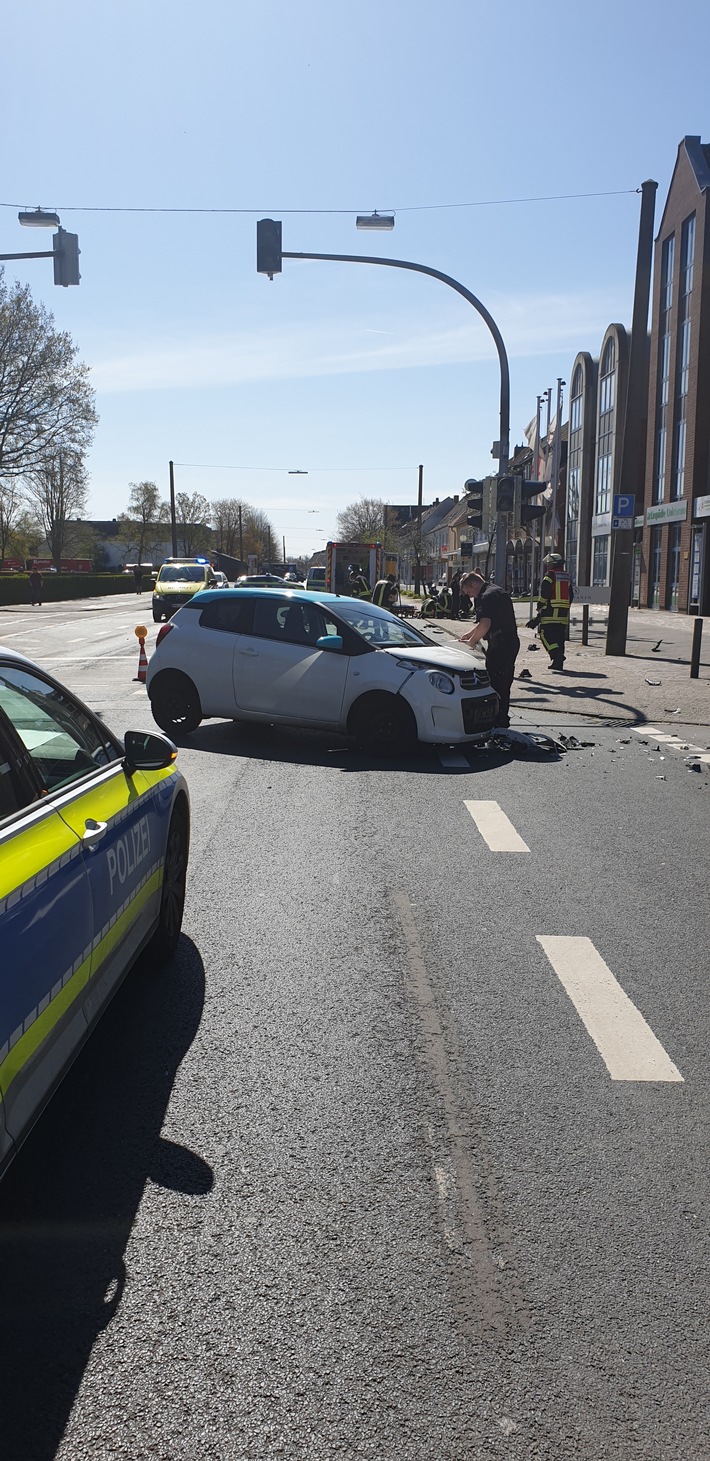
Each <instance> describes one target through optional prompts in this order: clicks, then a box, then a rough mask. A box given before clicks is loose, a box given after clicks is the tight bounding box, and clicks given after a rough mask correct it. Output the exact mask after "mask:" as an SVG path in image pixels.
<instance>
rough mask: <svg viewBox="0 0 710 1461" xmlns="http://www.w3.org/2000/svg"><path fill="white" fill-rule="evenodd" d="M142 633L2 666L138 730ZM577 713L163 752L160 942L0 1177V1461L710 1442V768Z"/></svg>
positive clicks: (229, 740) (71, 615)
mask: <svg viewBox="0 0 710 1461" xmlns="http://www.w3.org/2000/svg"><path fill="white" fill-rule="evenodd" d="M146 604H147V600H146V599H145V597H144V599H143V601H142V607H143V608H145V607H146ZM138 607H139V604H137V603H136V602H135V601H125V600H123V601H118V600H113V601H109V602H107V603H105V604H101V605H100V606H97V605H96V604H93V605H87V606H84V607H82V606H80V605H66V606H65V605H54V606H51V608H46V607H45V608H43V609H42V610H41V614H42V620H41V626H40V624H39V620H38V614H39V612H40V611H35V612H34V614H32V613H31V611H30V610H29V609H28V610H26V611H25V610H22V611H19V610H17V611H13V612H12V613H8V614H0V641H1V642H3V643H6V644H9V645H11V646H13V647H15V648H17V649H20V650H23V651H24V652H27V653H29V654H31V655H32V656H33V657H35V658H36V659H38V660H39V661H40V662H41V663H43V664H44V665H45V666H46V667H47V668H49V669H51V670H53V671H54V672H55V673H56V674H57V675H58V676H59V677H60V678H61V679H63V680H64V681H65V683H66V684H68V685H69V686H70V687H71V688H73V689H74V690H75V691H76V692H77V693H78V694H80V695H81V696H82V697H83V698H84V699H85V700H86V701H87V702H88V703H89V704H90V705H92V706H94V707H95V708H97V709H100V710H101V711H102V712H104V713H105V714H106V717H107V719H108V720H109V722H110V723H111V724H112V726H113V727H114V729H116V730H118V731H119V732H120V731H124V730H126V729H128V728H129V727H136V728H137V727H140V726H144V727H150V725H151V717H150V712H149V707H148V704H147V701H146V697H145V691H144V689H143V687H141V686H140V685H138V684H136V683H135V682H134V681H133V678H132V677H133V675H135V673H136V668H137V659H138V656H137V647H136V640H135V638H134V636H133V633H132V628H133V624H134V623H137V622H138V616H137V615H136V612H135V611H136V609H137V608H138ZM144 622H146V621H145V620H144ZM150 631H151V632H150V637H149V647H150V642H152V641H153V639H154V632H155V630H154V626H153V625H152V624H151V626H150ZM548 719H549V718H548ZM556 724H557V728H558V730H563V731H564V732H566V733H567V734H574V735H576V736H577V738H578V739H579V740H587V741H591V742H592V743H593V744H591V745H587V746H583V747H581V748H580V749H576V750H572V751H570V752H569V753H567V754H564V755H560V756H557V755H552V756H550V755H541V756H540V757H539V758H525V759H522V758H519V757H517V756H515V755H513V754H512V753H511V752H506V751H496V752H484V753H481V752H472V751H470V752H466V753H465V754H461V753H460V752H459V753H456V754H454V755H451V754H449V753H447V752H442V753H441V754H439V753H438V752H436V751H422V752H421V753H419V754H416V755H413V756H411V757H408V758H407V759H402V760H394V761H392V762H384V761H382V762H379V761H373V760H367V759H366V758H364V757H362V756H361V755H359V754H358V753H357V752H356V751H354V750H352V749H351V748H350V747H349V746H348V745H347V744H346V743H344V742H342V741H338V740H336V739H329V738H327V737H323V736H320V735H315V734H305V733H304V734H297V733H294V732H277V731H271V732H262V731H257V732H253V733H249V731H247V730H246V729H245V728H244V727H241V728H239V729H237V728H235V727H233V726H232V725H231V724H230V723H224V722H211V723H207V724H204V725H203V726H202V727H201V728H200V729H199V731H198V732H197V733H196V734H195V735H194V736H192V737H191V738H190V740H189V743H186V745H185V746H184V748H183V749H181V754H180V765H181V767H182V769H183V770H184V771H185V773H186V775H187V777H188V780H189V784H190V790H191V797H192V811H193V841H192V849H191V864H190V877H189V894H188V903H187V908H186V917H185V924H184V937H183V940H182V944H181V948H180V951H179V955H178V957H177V959H176V961H175V964H174V966H173V968H172V970H170V971H168V972H167V973H166V974H160V975H156V973H155V972H154V971H153V970H152V969H150V968H149V967H145V965H142V966H140V967H138V968H137V969H136V970H135V971H134V973H133V974H132V976H131V977H130V979H129V980H128V981H127V982H126V984H125V985H124V986H123V988H122V990H121V991H120V993H119V995H118V996H117V998H116V999H115V1001H114V1003H113V1005H112V1007H111V1008H110V1010H109V1011H108V1012H107V1014H106V1015H105V1017H104V1019H103V1021H102V1024H101V1026H100V1028H99V1030H98V1031H97V1032H96V1035H95V1036H94V1038H93V1041H92V1043H91V1045H90V1046H89V1047H87V1049H86V1050H85V1052H84V1053H83V1054H82V1056H81V1057H80V1059H79V1061H78V1062H77V1064H76V1065H75V1067H74V1069H73V1071H72V1072H71V1074H70V1076H69V1077H68V1078H67V1080H66V1081H65V1083H64V1086H63V1087H62V1090H61V1091H60V1093H59V1094H58V1096H57V1097H56V1099H55V1101H54V1103H53V1106H52V1107H51V1108H50V1110H48V1111H47V1113H46V1114H45V1116H44V1118H43V1120H42V1122H41V1123H40V1124H39V1125H38V1127H37V1128H36V1130H35V1132H34V1133H33V1135H32V1137H31V1138H30V1140H29V1141H28V1143H27V1144H26V1146H25V1148H24V1149H23V1151H22V1153H21V1155H20V1157H19V1158H18V1160H17V1161H16V1163H15V1164H14V1166H13V1168H12V1169H11V1171H10V1173H9V1174H8V1177H7V1179H6V1180H5V1182H4V1184H3V1187H2V1189H0V1242H1V1246H0V1284H1V1286H2V1291H3V1306H2V1312H3V1315H4V1323H3V1326H2V1339H1V1340H0V1376H2V1380H3V1389H4V1392H5V1398H4V1400H3V1410H2V1443H1V1445H0V1454H2V1458H3V1461H14V1458H15V1457H17V1458H18V1461H19V1458H22V1461H27V1458H32V1461H44V1458H50V1457H55V1456H56V1457H59V1458H62V1461H70V1458H71V1461H84V1458H91V1461H95V1458H102V1461H103V1458H105V1457H107V1458H108V1457H110V1458H114V1457H115V1458H126V1461H129V1458H130V1461H143V1458H146V1461H147V1458H151V1461H152V1458H160V1461H178V1458H179V1461H183V1458H185V1461H188V1458H189V1461H195V1458H198V1457H199V1458H200V1461H202V1458H204V1461H213V1458H214V1461H218V1458H219V1461H233V1458H234V1461H237V1458H239V1461H241V1458H258V1461H271V1458H272V1457H286V1458H301V1457H303V1458H308V1461H321V1458H323V1461H330V1458H336V1457H338V1458H340V1457H343V1458H356V1457H358V1458H359V1457H367V1458H377V1461H400V1458H401V1461H409V1458H412V1461H414V1458H416V1461H454V1458H456V1461H458V1458H462V1461H463V1458H466V1461H468V1458H478V1457H493V1456H499V1457H511V1456H512V1457H520V1458H533V1457H534V1458H538V1457H540V1458H550V1461H553V1458H554V1461H568V1458H577V1457H579V1458H585V1461H602V1458H603V1461H607V1458H614V1461H616V1458H618V1461H629V1458H634V1461H641V1458H642V1461H646V1458H648V1461H651V1458H653V1461H661V1458H663V1461H666V1458H672V1461H702V1458H703V1457H705V1456H707V1455H708V1454H710V1442H709V1441H708V1399H707V1390H708V1386H707V1375H708V1324H707V1312H708V1221H707V1215H708V1203H707V1192H708V1177H707V1152H708V1100H707V1089H708V1049H709V1048H710V1041H709V1038H708V1036H709V1034H710V1031H709V1030H708V1002H707V926H708V923H707V913H708V908H707V850H706V849H707V817H708V802H709V800H710V792H709V790H708V787H710V771H708V769H707V767H706V768H705V769H703V770H702V771H700V772H694V773H693V772H690V771H689V770H688V768H687V766H686V763H685V761H684V756H683V753H682V751H681V750H679V749H678V748H677V747H676V746H675V745H670V746H669V745H668V744H666V745H663V744H660V745H659V744H658V743H655V742H653V741H651V740H648V738H647V737H645V736H644V735H643V734H639V733H638V732H636V731H631V730H624V731H620V730H619V727H618V726H610V727H608V728H605V727H604V726H599V725H595V726H594V729H593V730H592V731H591V732H590V731H589V728H588V726H587V727H586V728H585V727H584V726H583V725H582V723H581V722H574V721H569V722H565V723H563V724H560V718H559V717H558V718H557V722H556ZM672 729H673V730H674V731H675V730H676V729H678V728H677V727H676V726H673V727H672ZM680 729H681V731H682V728H680ZM482 803H494V804H495V807H494V808H493V809H491V807H490V806H488V807H487V808H485V807H482V806H481V804H482ZM496 807H497V808H498V810H496V809H495V808H496ZM501 814H504V817H503V816H502V815H501ZM504 818H507V819H508V821H507V824H506V821H505V819H504ZM481 829H485V834H486V835H485V836H484V831H483V830H481ZM513 833H515V834H517V839H518V842H522V844H523V846H522V847H518V848H517V850H515V851H505V850H500V851H498V850H493V847H492V846H491V845H490V843H493V846H495V845H496V842H500V841H503V842H505V839H506V838H509V839H512V841H513V842H515V840H516V839H515V837H514V836H513ZM525 849H527V850H525ZM540 940H543V942H541V941H540ZM568 940H576V941H577V942H575V943H574V944H571V943H568V942H567V941H568ZM570 958H571V964H572V970H573V972H572V975H570V972H569V964H570ZM580 968H584V969H585V970H586V971H587V974H588V978H587V979H586V982H584V987H583V988H581V989H580V988H578V987H576V986H575V979H574V971H575V970H577V971H578V970H579V969H580ZM604 971H606V973H605V972H604ZM624 996H625V997H626V998H625V999H624ZM580 1011H581V1012H580Z"/></svg>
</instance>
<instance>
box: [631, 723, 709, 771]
mask: <svg viewBox="0 0 710 1461" xmlns="http://www.w3.org/2000/svg"><path fill="white" fill-rule="evenodd" d="M632 730H634V731H635V732H636V735H637V736H643V737H644V740H645V739H646V738H648V739H649V740H652V741H658V744H659V746H668V747H669V749H670V750H671V751H683V752H684V754H685V755H686V756H692V757H693V760H694V761H702V762H703V763H704V764H705V765H706V766H710V751H704V750H703V748H702V746H691V745H689V744H688V742H687V741H684V740H682V739H681V737H680V736H674V735H669V733H668V731H659V730H654V727H653V726H652V725H635V726H632Z"/></svg>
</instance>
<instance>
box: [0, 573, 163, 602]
mask: <svg viewBox="0 0 710 1461" xmlns="http://www.w3.org/2000/svg"><path fill="white" fill-rule="evenodd" d="M42 579H43V586H42V599H43V602H44V603H47V604H56V603H60V602H62V601H63V600H66V599H94V598H98V597H99V596H104V595H106V594H128V593H131V594H135V591H136V585H135V581H134V578H133V574H132V573H131V574H128V573H43V574H42ZM150 590H151V583H150V579H144V580H143V592H144V593H146V592H147V593H150ZM29 602H30V587H29V577H28V575H27V574H26V573H8V574H4V573H3V574H0V607H2V606H3V605H6V604H29Z"/></svg>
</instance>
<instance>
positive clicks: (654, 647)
mask: <svg viewBox="0 0 710 1461" xmlns="http://www.w3.org/2000/svg"><path fill="white" fill-rule="evenodd" d="M662 643H663V640H662V639H659V641H658V644H654V645H652V647H651V654H658V651H659V649H660V647H661V645H662Z"/></svg>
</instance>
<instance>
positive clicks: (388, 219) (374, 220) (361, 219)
mask: <svg viewBox="0 0 710 1461" xmlns="http://www.w3.org/2000/svg"><path fill="white" fill-rule="evenodd" d="M355 227H356V228H375V229H380V230H382V231H385V230H389V231H390V232H391V230H392V229H393V228H394V214H393V213H377V212H375V213H358V216H357V218H356V219H355Z"/></svg>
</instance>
